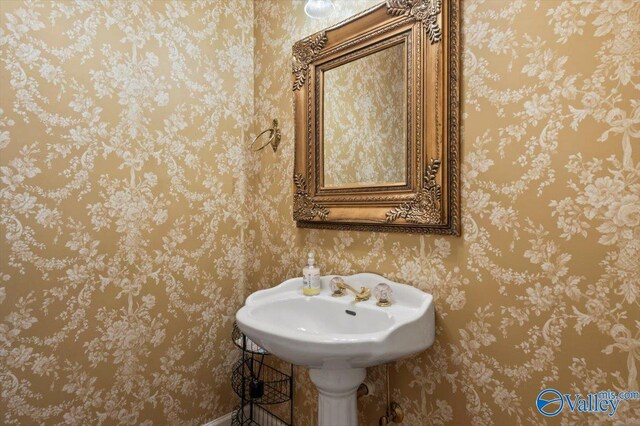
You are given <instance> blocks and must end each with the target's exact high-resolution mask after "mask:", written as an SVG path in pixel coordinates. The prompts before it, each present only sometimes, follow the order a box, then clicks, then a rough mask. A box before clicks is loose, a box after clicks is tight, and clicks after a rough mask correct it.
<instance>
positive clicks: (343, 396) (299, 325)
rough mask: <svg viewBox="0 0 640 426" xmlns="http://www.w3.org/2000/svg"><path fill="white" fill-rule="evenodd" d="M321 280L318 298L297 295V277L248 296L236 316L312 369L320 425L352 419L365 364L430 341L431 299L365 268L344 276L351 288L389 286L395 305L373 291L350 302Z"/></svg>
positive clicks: (274, 348) (264, 341)
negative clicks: (378, 302)
mask: <svg viewBox="0 0 640 426" xmlns="http://www.w3.org/2000/svg"><path fill="white" fill-rule="evenodd" d="M334 276H335V275H331V276H325V277H322V278H321V293H320V295H318V296H312V297H310V296H304V295H303V294H302V278H293V279H290V280H287V281H285V282H283V283H282V284H280V285H278V286H276V287H273V288H270V289H267V290H261V291H257V292H255V293H253V294H252V295H250V296H249V297H248V298H247V300H246V303H245V306H244V307H242V308H241V309H240V310H239V311H238V313H237V314H236V320H237V323H238V327H239V328H240V330H242V331H243V332H244V333H245V334H246V335H247V336H249V337H250V338H251V339H252V340H253V341H255V342H256V343H258V344H259V345H260V346H262V347H263V348H265V349H266V350H268V351H269V352H271V353H272V354H274V355H276V356H277V357H279V358H282V359H284V360H287V361H289V362H291V363H293V364H297V365H302V366H306V367H309V368H310V375H311V379H312V381H313V382H314V383H315V384H316V386H317V387H318V390H319V392H320V410H319V424H320V426H323V425H332V426H333V425H341V426H349V425H355V424H357V412H356V390H357V388H358V386H359V385H360V383H361V382H362V380H364V376H365V370H364V367H369V366H373V365H378V364H383V363H386V362H389V361H393V360H396V359H398V358H401V357H404V356H408V355H411V354H414V353H417V352H420V351H422V350H424V349H426V348H428V347H429V346H431V345H432V344H433V340H434V337H435V315H434V307H433V297H432V296H431V295H430V294H428V293H425V292H423V291H421V290H418V289H417V288H415V287H411V286H409V285H405V284H400V283H396V282H393V281H389V280H387V279H385V278H383V277H381V276H379V275H376V274H370V273H363V274H356V275H351V276H347V277H343V278H344V280H345V282H346V283H347V284H349V285H351V286H352V287H354V288H356V289H360V287H362V286H364V287H368V288H370V289H371V290H372V291H373V288H374V287H375V286H376V285H377V284H379V283H385V284H388V285H389V286H391V288H392V290H393V299H392V301H393V304H392V305H391V306H389V307H380V306H377V305H376V300H375V297H374V296H373V295H372V296H371V298H370V299H369V300H367V301H362V302H357V303H356V302H355V301H354V296H353V295H352V294H351V293H347V294H346V295H345V296H343V297H337V298H336V297H332V296H331V290H330V288H329V282H330V280H331V278H333V277H334Z"/></svg>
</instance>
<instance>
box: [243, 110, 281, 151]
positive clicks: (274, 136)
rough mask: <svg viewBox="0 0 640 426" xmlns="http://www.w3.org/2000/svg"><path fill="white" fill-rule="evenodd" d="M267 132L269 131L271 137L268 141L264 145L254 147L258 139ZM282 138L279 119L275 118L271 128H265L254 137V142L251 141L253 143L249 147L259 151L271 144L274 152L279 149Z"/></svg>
mask: <svg viewBox="0 0 640 426" xmlns="http://www.w3.org/2000/svg"><path fill="white" fill-rule="evenodd" d="M267 132H269V139H268V140H267V142H265V143H264V145H262V146H260V147H259V148H256V149H254V148H253V146H254V145H255V143H256V141H257V140H258V139H259V138H260V137H261V136H262V135H264V134H265V133H267ZM280 138H281V135H280V129H279V128H278V120H277V119H275V118H274V119H273V124H272V127H271V128H270V129H267V130H263V131H262V132H260V133H259V134H258V136H256V137H255V138H253V142H251V145H249V149H250V150H252V151H253V152H258V151H262V150H263V149H264V148H266V146H267V145H271V148H273V152H276V151H277V150H278V145H280Z"/></svg>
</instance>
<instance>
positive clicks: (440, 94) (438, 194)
mask: <svg viewBox="0 0 640 426" xmlns="http://www.w3.org/2000/svg"><path fill="white" fill-rule="evenodd" d="M459 38H460V5H459V0H388V1H386V2H385V3H382V4H380V5H379V6H376V7H374V8H372V9H369V10H366V11H364V12H362V13H360V14H358V15H356V16H353V17H352V18H350V19H348V20H346V21H344V22H341V23H339V24H337V25H335V26H333V27H330V28H327V29H326V30H323V31H320V32H318V33H316V34H314V35H312V36H310V37H307V38H305V39H303V40H300V41H298V42H297V43H295V44H294V46H293V92H294V101H295V140H296V147H295V164H294V176H293V184H294V197H293V198H294V200H293V218H294V220H295V221H296V224H297V226H298V227H302V228H325V229H344V230H361V231H384V232H412V233H434V234H445V235H460V135H459V122H460V117H459V114H460V87H459V86H460V66H459V61H460V39H459ZM397 43H405V52H406V53H405V56H406V64H405V70H406V71H405V72H406V74H407V82H406V83H407V92H406V103H407V107H406V135H407V140H406V143H407V147H406V155H407V158H406V169H407V171H406V182H404V183H402V184H397V185H379V184H374V185H369V186H363V185H355V186H346V187H335V188H334V187H329V188H327V187H324V186H323V172H324V168H323V155H322V153H323V152H324V151H323V149H322V147H323V128H322V126H323V121H322V117H323V90H324V89H323V81H324V72H325V71H326V70H328V69H331V68H332V67H335V66H336V64H341V63H347V62H349V61H352V60H356V59H358V58H361V57H363V56H366V55H368V54H372V53H375V52H377V51H380V50H382V49H384V48H385V47H386V46H392V45H394V44H397ZM354 99H355V102H357V97H356V95H355V94H354Z"/></svg>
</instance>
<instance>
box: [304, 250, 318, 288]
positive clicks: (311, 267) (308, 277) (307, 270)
mask: <svg viewBox="0 0 640 426" xmlns="http://www.w3.org/2000/svg"><path fill="white" fill-rule="evenodd" d="M302 293H304V295H305V296H315V295H318V294H320V268H318V267H317V266H315V255H314V254H313V252H309V257H308V259H307V266H305V267H304V268H303V269H302Z"/></svg>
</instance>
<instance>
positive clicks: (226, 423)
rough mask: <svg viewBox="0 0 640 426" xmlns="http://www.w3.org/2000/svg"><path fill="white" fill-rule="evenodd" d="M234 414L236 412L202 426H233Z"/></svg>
mask: <svg viewBox="0 0 640 426" xmlns="http://www.w3.org/2000/svg"><path fill="white" fill-rule="evenodd" d="M234 413H235V412H234V411H232V412H230V413H227V414H225V415H224V416H222V417H218V418H217V419H214V420H211V421H210V422H209V423H206V424H204V425H202V426H231V418H232V417H233V414H234Z"/></svg>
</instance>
